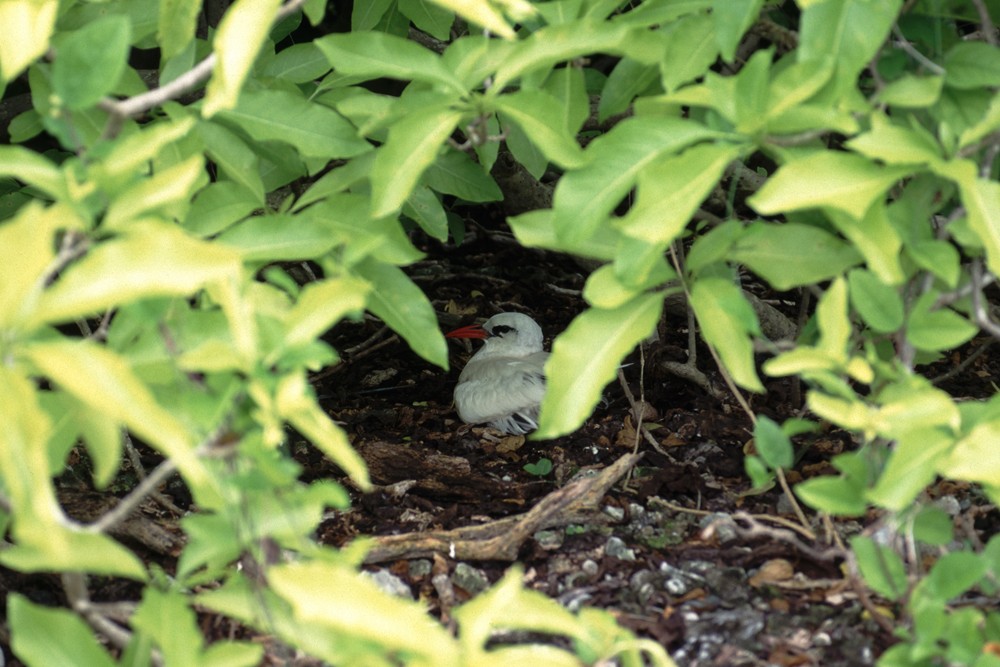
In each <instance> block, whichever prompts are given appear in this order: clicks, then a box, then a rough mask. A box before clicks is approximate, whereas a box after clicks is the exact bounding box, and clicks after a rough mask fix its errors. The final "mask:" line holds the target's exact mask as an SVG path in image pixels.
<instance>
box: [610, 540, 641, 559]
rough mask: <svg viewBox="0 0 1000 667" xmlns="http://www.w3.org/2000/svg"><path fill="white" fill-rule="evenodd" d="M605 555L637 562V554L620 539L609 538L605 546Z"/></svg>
mask: <svg viewBox="0 0 1000 667" xmlns="http://www.w3.org/2000/svg"><path fill="white" fill-rule="evenodd" d="M604 553H605V554H607V555H608V556H611V557H612V558H617V559H618V560H635V552H634V551H633V550H632V549H629V548H628V547H627V546H625V542H624V541H622V539H621V538H620V537H609V538H608V541H607V543H606V544H605V545H604Z"/></svg>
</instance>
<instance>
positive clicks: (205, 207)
mask: <svg viewBox="0 0 1000 667" xmlns="http://www.w3.org/2000/svg"><path fill="white" fill-rule="evenodd" d="M260 206H261V202H260V200H258V199H256V198H254V196H253V195H252V194H250V192H248V191H247V189H246V188H244V187H243V186H241V185H239V184H237V183H233V182H232V181H223V182H217V183H212V184H210V185H208V186H207V187H205V188H202V190H201V191H200V192H198V194H197V195H195V198H194V202H193V203H192V204H191V209H190V210H189V211H188V215H187V218H186V219H185V220H184V222H183V225H184V228H185V229H186V230H188V231H189V232H191V233H192V234H195V235H197V236H199V237H202V238H204V237H207V236H214V235H215V234H218V233H219V232H220V231H222V230H223V229H226V228H227V227H229V226H230V225H232V224H233V223H234V222H237V221H239V220H242V219H243V218H245V217H247V216H248V215H250V214H251V213H253V212H254V211H256V210H258V209H259V208H260Z"/></svg>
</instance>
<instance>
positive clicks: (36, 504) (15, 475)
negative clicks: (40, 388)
mask: <svg viewBox="0 0 1000 667" xmlns="http://www.w3.org/2000/svg"><path fill="white" fill-rule="evenodd" d="M0 399H2V400H0V418H2V419H3V424H4V429H3V432H2V435H0V478H2V479H3V486H4V493H5V495H6V496H7V498H8V499H9V500H10V505H11V508H12V510H13V514H14V516H16V517H23V518H21V520H22V521H25V522H26V523H32V522H39V523H43V524H45V525H51V524H54V523H56V522H57V521H58V520H59V519H60V518H61V517H60V514H61V513H60V512H59V510H58V506H57V503H56V499H55V489H54V488H53V486H52V481H51V477H52V472H51V471H52V470H53V469H57V466H55V465H53V462H52V461H50V460H49V452H48V448H47V447H46V445H47V444H48V442H49V441H50V440H51V438H52V437H53V429H52V423H51V420H50V419H49V417H48V415H46V413H45V411H44V410H42V407H41V405H40V404H39V400H38V395H37V393H36V390H35V388H34V386H33V385H32V383H31V382H29V381H28V379H27V378H26V377H25V376H24V375H22V374H20V373H16V372H14V371H13V370H11V369H9V368H7V367H6V366H0ZM61 468H62V466H58V469H61Z"/></svg>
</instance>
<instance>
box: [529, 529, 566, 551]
mask: <svg viewBox="0 0 1000 667" xmlns="http://www.w3.org/2000/svg"><path fill="white" fill-rule="evenodd" d="M533 537H534V538H535V542H537V543H538V546H539V547H541V548H542V549H544V550H545V551H555V550H556V549H558V548H559V547H561V546H562V545H563V541H564V540H565V538H566V533H564V532H563V531H561V530H540V531H538V532H537V533H535V534H534V536H533Z"/></svg>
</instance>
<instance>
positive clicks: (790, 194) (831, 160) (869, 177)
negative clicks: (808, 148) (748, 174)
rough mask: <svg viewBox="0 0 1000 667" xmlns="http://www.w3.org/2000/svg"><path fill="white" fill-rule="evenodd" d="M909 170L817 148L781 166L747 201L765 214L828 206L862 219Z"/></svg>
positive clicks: (849, 154)
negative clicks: (807, 154)
mask: <svg viewBox="0 0 1000 667" xmlns="http://www.w3.org/2000/svg"><path fill="white" fill-rule="evenodd" d="M909 171H910V170H909V169H907V168H906V167H883V166H879V165H877V164H875V163H874V162H871V161H869V160H867V159H865V158H863V157H861V156H859V155H853V154H851V153H840V152H834V151H818V152H816V153H813V154H812V155H809V156H807V157H804V158H800V159H796V160H793V161H791V162H788V163H787V164H785V165H782V166H781V167H779V168H778V171H776V172H775V173H774V175H773V176H772V177H771V178H769V179H768V180H767V182H766V183H765V184H764V187H762V188H761V189H760V190H758V191H757V193H756V194H754V195H753V196H751V197H750V198H749V199H747V203H749V204H750V205H751V206H753V207H754V208H755V209H756V210H757V212H758V213H760V214H762V215H773V214H776V213H787V212H790V211H800V210H803V209H809V208H817V207H821V206H828V207H830V208H834V209H837V210H840V211H843V212H844V213H847V214H848V215H850V216H853V217H854V218H858V219H860V218H861V217H863V216H864V214H865V212H866V211H867V210H868V208H869V207H870V206H871V205H872V204H873V203H874V202H875V201H876V199H878V198H879V197H881V196H883V195H884V194H885V191H886V190H888V189H889V187H891V186H892V185H893V184H894V183H895V182H896V181H898V180H899V179H901V178H903V176H905V175H907V174H908V173H909Z"/></svg>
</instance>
